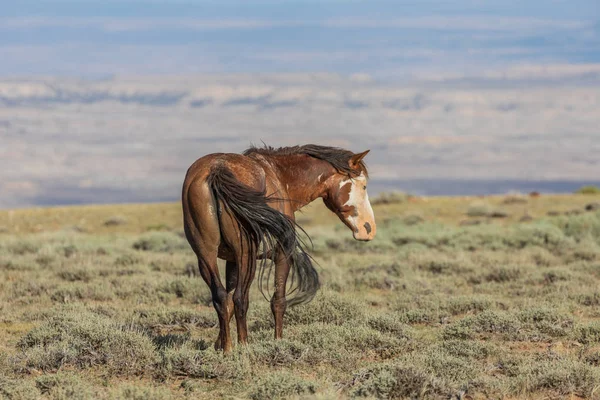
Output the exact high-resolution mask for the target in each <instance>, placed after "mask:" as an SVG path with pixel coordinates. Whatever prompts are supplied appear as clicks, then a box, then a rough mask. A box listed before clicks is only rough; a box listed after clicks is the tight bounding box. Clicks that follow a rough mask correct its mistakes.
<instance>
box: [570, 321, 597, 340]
mask: <svg viewBox="0 0 600 400" xmlns="http://www.w3.org/2000/svg"><path fill="white" fill-rule="evenodd" d="M574 339H575V340H577V341H578V342H579V343H583V344H589V343H598V342H600V322H592V323H589V324H586V325H580V326H578V327H576V328H575V332H574Z"/></svg>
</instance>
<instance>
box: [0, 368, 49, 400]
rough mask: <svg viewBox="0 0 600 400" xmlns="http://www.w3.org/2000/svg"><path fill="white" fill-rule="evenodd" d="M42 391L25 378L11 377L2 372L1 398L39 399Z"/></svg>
mask: <svg viewBox="0 0 600 400" xmlns="http://www.w3.org/2000/svg"><path fill="white" fill-rule="evenodd" d="M39 397H40V392H39V391H38V390H36V388H35V387H34V386H33V385H31V384H30V383H29V382H26V381H24V380H23V378H16V379H11V378H9V377H8V376H5V375H3V374H0V398H2V399H10V400H12V399H14V400H37V399H39Z"/></svg>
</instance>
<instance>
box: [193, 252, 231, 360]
mask: <svg viewBox="0 0 600 400" xmlns="http://www.w3.org/2000/svg"><path fill="white" fill-rule="evenodd" d="M198 266H199V268H200V275H202V278H204V281H205V282H206V284H207V285H208V287H209V288H210V291H211V294H212V301H213V306H214V307H215V310H216V311H217V315H218V317H219V337H218V338H217V341H216V342H215V349H217V350H219V349H223V351H224V352H225V353H228V352H230V351H231V348H232V345H231V335H230V330H229V321H230V319H231V315H232V313H233V310H232V308H233V307H232V306H233V304H232V302H231V297H230V295H229V294H228V293H227V290H225V288H224V287H223V284H222V283H221V278H220V277H219V269H218V267H217V257H216V253H215V257H214V262H213V261H212V258H211V261H204V258H203V257H198Z"/></svg>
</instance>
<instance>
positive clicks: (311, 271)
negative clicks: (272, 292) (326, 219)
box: [207, 165, 319, 306]
mask: <svg viewBox="0 0 600 400" xmlns="http://www.w3.org/2000/svg"><path fill="white" fill-rule="evenodd" d="M207 182H208V185H209V186H210V188H211V190H212V192H213V196H214V198H215V202H216V203H217V205H219V204H223V205H224V206H225V207H226V208H227V209H228V210H229V211H230V212H231V214H232V215H233V217H234V218H235V219H236V220H237V222H238V223H239V227H240V236H241V237H240V239H241V240H242V241H243V242H247V243H251V244H254V245H255V246H256V248H257V249H259V251H260V249H261V248H263V249H264V250H265V251H263V252H262V254H263V255H262V261H261V262H260V264H259V265H260V266H259V282H258V284H259V289H260V291H261V293H262V294H263V296H265V298H267V295H266V294H265V291H264V285H263V280H264V279H263V278H264V276H265V272H267V289H268V281H269V278H270V275H271V269H272V267H273V263H272V262H268V261H269V260H268V255H267V251H266V249H271V251H272V252H273V251H276V250H277V249H281V250H282V251H283V252H284V254H285V255H286V256H287V257H288V260H289V262H290V268H291V271H290V272H291V274H290V275H291V276H290V277H291V283H292V285H291V286H292V288H291V291H290V293H289V294H292V293H293V294H294V296H293V297H290V298H289V299H288V300H287V304H288V305H290V306H293V305H296V304H301V303H306V302H309V301H310V300H312V298H313V297H314V296H315V294H316V293H317V290H318V289H319V276H318V274H317V271H316V269H315V267H314V266H313V264H312V262H311V258H310V256H309V255H308V253H307V252H306V250H305V244H304V242H303V241H302V239H301V238H300V236H299V233H298V231H297V230H296V227H297V224H296V223H295V222H294V221H293V220H292V219H290V218H289V217H288V216H286V215H285V214H283V213H281V212H279V211H277V210H275V209H274V208H271V207H270V206H269V205H268V203H269V201H275V200H279V199H277V198H274V197H273V196H267V195H266V191H257V190H255V189H253V188H250V187H248V186H246V185H244V184H243V183H240V182H239V181H238V180H237V178H236V177H235V176H234V175H233V173H232V172H231V171H230V170H228V169H227V168H226V167H224V166H223V165H217V166H215V167H213V168H212V170H211V172H210V174H209V175H208V178H207ZM300 230H301V232H303V233H305V232H304V231H303V230H302V229H301V228H300ZM250 262H255V261H254V260H250ZM294 283H295V286H294Z"/></svg>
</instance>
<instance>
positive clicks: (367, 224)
mask: <svg viewBox="0 0 600 400" xmlns="http://www.w3.org/2000/svg"><path fill="white" fill-rule="evenodd" d="M365 230H366V231H367V235H369V234H370V233H371V224H369V223H368V222H365Z"/></svg>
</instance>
